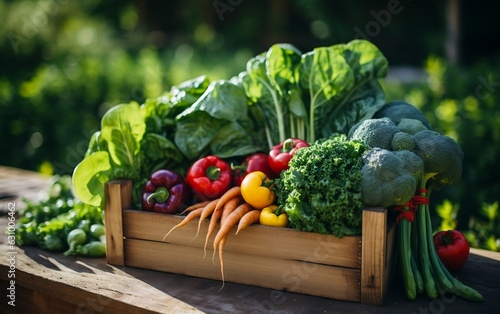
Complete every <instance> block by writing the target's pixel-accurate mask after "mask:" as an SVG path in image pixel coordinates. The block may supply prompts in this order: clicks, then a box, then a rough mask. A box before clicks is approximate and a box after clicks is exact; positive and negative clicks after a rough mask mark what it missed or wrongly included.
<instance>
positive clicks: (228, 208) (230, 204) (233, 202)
mask: <svg viewBox="0 0 500 314" xmlns="http://www.w3.org/2000/svg"><path fill="white" fill-rule="evenodd" d="M240 202H241V196H236V197H233V198H232V199H230V200H229V201H227V202H226V203H225V204H224V207H223V208H221V209H219V210H217V209H214V212H213V213H212V217H210V224H209V225H208V231H207V236H206V238H205V246H204V247H203V252H204V254H203V258H205V256H206V255H207V244H208V240H209V239H210V236H211V235H212V233H213V232H214V230H215V226H216V225H217V221H219V219H221V221H222V218H221V217H222V216H223V215H224V219H225V217H227V216H228V215H229V213H231V212H232V211H233V210H234V209H236V207H238V204H239V203H240Z"/></svg>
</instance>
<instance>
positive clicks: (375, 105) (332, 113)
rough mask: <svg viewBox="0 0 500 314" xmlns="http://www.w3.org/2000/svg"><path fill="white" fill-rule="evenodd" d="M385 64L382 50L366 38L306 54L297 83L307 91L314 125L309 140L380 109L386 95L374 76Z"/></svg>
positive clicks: (381, 72) (342, 129) (381, 73)
mask: <svg viewBox="0 0 500 314" xmlns="http://www.w3.org/2000/svg"><path fill="white" fill-rule="evenodd" d="M387 68H388V63H387V60H386V58H385V57H384V56H383V54H382V53H381V52H380V51H379V50H378V48H377V47H376V46H374V45H373V44H372V43H370V42H369V41H366V40H354V41H351V42H349V43H348V44H341V45H334V46H331V47H327V48H316V49H314V50H313V51H312V52H310V53H308V54H305V55H304V56H303V60H302V64H301V71H300V75H301V77H300V86H301V87H302V88H303V89H304V90H306V91H308V93H309V95H310V103H309V123H310V125H314V127H311V128H310V129H309V136H308V140H309V142H311V141H314V140H315V139H316V137H317V136H320V135H321V136H322V137H329V136H330V135H331V134H333V133H346V132H347V131H348V130H349V128H350V127H351V126H352V125H354V124H355V123H356V122H358V121H359V120H358V119H366V118H369V117H371V115H372V114H373V113H374V112H376V111H377V110H378V109H380V107H381V106H383V104H384V102H385V95H384V92H383V90H382V89H381V88H380V85H379V84H378V81H377V80H378V79H379V78H382V77H384V76H385V75H386V74H387ZM335 72H336V73H335ZM319 132H321V133H319Z"/></svg>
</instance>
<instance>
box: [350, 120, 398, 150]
mask: <svg viewBox="0 0 500 314" xmlns="http://www.w3.org/2000/svg"><path fill="white" fill-rule="evenodd" d="M354 128H355V129H354ZM353 129H354V130H353V131H352V132H349V133H350V134H351V136H350V137H349V138H350V139H351V140H359V141H361V142H363V143H365V144H366V145H368V146H370V147H379V148H384V149H391V142H392V137H393V136H394V134H396V132H399V129H398V127H397V126H396V125H395V124H394V122H392V121H391V120H390V119H389V118H380V119H366V120H363V121H362V122H361V123H359V124H357V125H355V126H354V127H353Z"/></svg>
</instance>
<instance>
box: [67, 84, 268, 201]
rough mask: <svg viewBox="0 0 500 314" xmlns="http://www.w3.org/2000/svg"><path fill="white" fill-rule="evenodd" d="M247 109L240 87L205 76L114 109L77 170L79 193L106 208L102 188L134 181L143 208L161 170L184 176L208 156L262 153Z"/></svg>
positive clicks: (223, 156) (90, 144) (134, 193)
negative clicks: (145, 189) (148, 185)
mask: <svg viewBox="0 0 500 314" xmlns="http://www.w3.org/2000/svg"><path fill="white" fill-rule="evenodd" d="M247 109H248V106H247V100H246V96H245V93H244V92H243V89H242V88H241V87H240V86H237V85H235V84H233V83H231V82H229V81H224V80H220V81H213V82H211V81H210V80H209V79H208V78H207V77H205V76H200V77H198V78H195V79H193V80H189V81H186V82H183V83H181V84H179V85H177V86H173V87H172V88H171V90H170V91H169V92H167V93H165V94H164V95H162V96H160V97H158V98H153V99H147V100H146V101H145V102H144V104H142V105H139V104H138V103H136V102H131V103H129V104H119V105H116V106H114V107H112V108H111V109H109V110H108V111H107V112H106V113H105V115H104V116H103V117H102V119H101V129H100V130H99V131H97V132H95V133H94V134H93V135H92V137H91V139H90V142H89V148H88V150H87V152H86V154H85V157H84V159H83V160H82V161H81V162H80V163H79V164H78V165H77V167H76V168H75V170H74V172H73V185H74V189H75V194H76V195H77V196H78V197H79V198H80V199H81V201H82V202H84V203H87V204H90V205H93V206H99V207H101V208H104V184H105V183H106V182H107V181H109V180H113V179H130V180H132V182H133V201H134V204H135V205H136V206H137V207H138V208H140V194H141V191H142V187H143V186H144V184H145V183H146V181H147V178H149V176H150V175H151V173H153V172H154V171H156V170H158V169H162V168H163V169H171V170H174V171H178V172H179V173H181V174H184V173H185V171H186V170H187V168H188V167H189V166H190V164H191V163H192V161H193V160H195V159H197V158H200V157H202V156H206V155H208V154H214V155H217V156H220V157H222V158H225V157H231V156H239V155H246V154H249V153H252V152H255V151H258V150H261V149H262V146H258V145H256V144H255V143H258V142H256V140H255V139H256V138H259V137H258V136H256V135H255V132H254V129H255V123H254V121H253V120H252V118H251V116H250V113H249V112H250V111H249V110H247Z"/></svg>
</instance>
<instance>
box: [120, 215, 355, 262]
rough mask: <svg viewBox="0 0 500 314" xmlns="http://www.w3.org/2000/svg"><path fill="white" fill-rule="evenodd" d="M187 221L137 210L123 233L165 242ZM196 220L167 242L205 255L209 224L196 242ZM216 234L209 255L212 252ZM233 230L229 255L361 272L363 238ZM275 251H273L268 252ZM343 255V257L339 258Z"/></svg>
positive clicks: (254, 228) (255, 228)
mask: <svg viewBox="0 0 500 314" xmlns="http://www.w3.org/2000/svg"><path fill="white" fill-rule="evenodd" d="M183 218H184V217H182V216H172V215H162V214H157V213H146V212H141V211H137V210H124V211H123V226H124V227H123V230H124V231H123V232H124V237H125V238H133V239H142V240H151V241H162V240H163V237H164V236H165V234H166V233H167V232H168V230H170V229H171V228H172V227H173V226H175V225H176V224H177V223H179V222H180V221H181V220H182V219H183ZM198 222H199V220H198V219H196V220H194V221H192V222H190V223H189V224H187V225H186V226H183V227H181V228H178V229H176V230H174V231H172V232H171V233H170V234H169V235H168V237H167V238H165V241H166V242H169V243H174V244H180V245H188V246H192V247H197V248H198V249H199V252H200V253H201V254H203V247H204V243H205V237H206V234H207V229H208V224H209V221H208V220H205V221H203V222H202V225H201V228H200V233H199V234H198V236H197V237H196V239H194V240H193V238H194V236H195V235H196V232H197V229H198ZM217 230H218V228H217V229H216V230H215V231H214V234H213V235H212V236H211V239H210V241H209V243H208V247H207V251H209V252H212V251H213V249H212V244H213V238H214V236H215V233H216V232H217ZM235 233H236V228H233V229H232V230H231V232H230V234H229V237H228V240H227V242H226V248H227V251H232V252H241V253H247V254H253V255H265V256H269V257H276V258H279V259H291V260H302V261H306V262H307V261H308V262H318V261H320V262H321V263H323V264H326V265H335V266H342V267H349V268H357V269H359V268H360V254H361V237H344V238H342V239H339V238H336V237H334V236H331V235H322V234H318V233H310V232H300V231H297V230H292V229H284V228H273V227H267V226H262V225H253V226H251V227H249V228H247V229H244V230H242V231H240V232H239V233H238V235H235ZM266 248H272V250H266ZM339 252H342V254H338V253H339Z"/></svg>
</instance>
